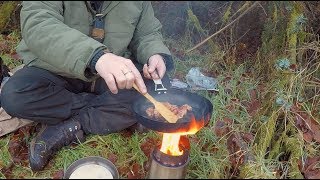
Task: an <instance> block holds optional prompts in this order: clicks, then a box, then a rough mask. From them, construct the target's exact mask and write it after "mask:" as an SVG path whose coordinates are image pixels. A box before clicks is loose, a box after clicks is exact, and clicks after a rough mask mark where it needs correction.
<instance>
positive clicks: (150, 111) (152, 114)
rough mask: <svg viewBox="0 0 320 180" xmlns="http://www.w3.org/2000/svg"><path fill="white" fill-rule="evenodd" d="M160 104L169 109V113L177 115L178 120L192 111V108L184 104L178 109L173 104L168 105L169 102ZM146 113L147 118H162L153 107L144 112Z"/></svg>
mask: <svg viewBox="0 0 320 180" xmlns="http://www.w3.org/2000/svg"><path fill="white" fill-rule="evenodd" d="M162 104H163V105H165V106H166V107H167V108H168V109H170V111H172V112H173V113H174V114H175V115H177V116H178V117H179V119H180V118H182V117H183V116H185V115H186V114H187V112H188V111H191V110H192V107H191V106H189V105H188V104H184V105H182V106H180V107H179V106H177V105H174V104H170V103H169V102H163V103H162ZM146 113H147V115H148V116H149V117H154V118H156V119H159V118H162V116H161V114H160V113H159V112H158V111H157V110H156V109H155V108H154V107H149V108H148V109H147V110H146Z"/></svg>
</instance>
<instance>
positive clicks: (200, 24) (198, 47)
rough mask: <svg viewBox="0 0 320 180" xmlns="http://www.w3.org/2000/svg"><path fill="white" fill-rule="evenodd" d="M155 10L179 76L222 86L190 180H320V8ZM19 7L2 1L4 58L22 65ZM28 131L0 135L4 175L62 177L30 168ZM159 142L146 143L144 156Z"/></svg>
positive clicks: (177, 4) (189, 5) (273, 4)
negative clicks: (198, 73) (193, 74)
mask: <svg viewBox="0 0 320 180" xmlns="http://www.w3.org/2000/svg"><path fill="white" fill-rule="evenodd" d="M152 4H153V7H154V11H155V15H156V17H157V18H158V19H159V20H160V22H161V23H162V25H163V29H162V30H163V36H164V39H165V43H166V44H167V45H168V47H169V48H170V50H171V52H172V54H173V55H174V60H175V62H176V67H175V71H174V72H173V73H172V76H173V77H174V78H178V79H180V80H182V81H184V80H185V75H186V73H187V72H188V70H189V69H190V68H191V67H196V66H197V67H200V68H201V70H202V72H203V73H204V74H205V75H207V76H211V77H214V78H216V79H217V80H218V85H219V86H218V89H219V91H218V92H207V93H204V95H205V96H206V97H208V98H209V99H210V100H211V101H212V102H213V104H214V114H213V117H212V121H211V122H210V124H209V126H208V127H205V128H203V129H202V130H201V131H200V132H198V133H197V135H196V136H192V137H190V138H191V143H192V152H191V157H192V159H191V162H190V165H189V167H188V172H189V173H188V175H187V178H307V179H309V178H320V169H319V168H320V166H319V164H318V162H319V160H320V151H319V147H320V146H319V145H320V144H319V143H320V124H319V120H320V113H319V111H320V98H319V96H320V93H319V92H320V71H319V67H320V60H319V57H320V54H319V53H320V39H319V34H320V3H319V2H318V1H153V2H152ZM20 8H21V5H20V2H19V1H1V2H0V32H1V36H0V55H1V56H2V58H3V59H4V62H5V64H6V65H8V67H9V68H14V67H16V66H17V65H19V64H21V60H20V59H19V57H18V55H17V54H16V53H15V47H16V45H17V42H19V40H20V39H21V37H20V33H19V10H20ZM208 37H211V38H209V39H208ZM199 43H201V44H199ZM30 131H31V130H30V128H29V129H27V132H28V133H30ZM22 132H24V134H23V133H22ZM28 133H27V134H28ZM21 134H23V135H24V136H25V135H26V130H24V131H18V132H16V133H15V134H13V135H10V136H8V137H5V138H4V139H2V143H1V139H0V150H1V153H3V152H6V155H2V157H1V155H0V168H1V173H2V176H4V177H7V178H8V177H57V176H58V177H59V174H57V173H59V172H60V174H61V169H59V167H58V166H54V165H51V166H52V167H51V170H50V168H48V171H46V172H43V173H42V174H32V173H30V170H25V169H26V168H27V164H26V163H23V162H25V161H27V158H26V157H21V156H18V155H17V154H19V152H20V151H24V150H23V147H24V146H26V144H23V143H25V140H21ZM29 135H30V134H29ZM137 137H138V139H139V138H140V136H138V135H137ZM152 137H153V136H150V138H149V139H147V142H145V139H143V138H141V139H140V140H141V142H140V141H139V142H140V143H139V144H141V146H140V148H141V149H142V151H144V149H145V147H144V146H147V145H146V143H149V146H150V139H152ZM91 141H97V144H98V145H97V144H95V145H92V143H91V144H90V143H88V144H87V146H90V147H91V146H93V147H95V148H98V147H100V146H99V142H100V141H99V140H98V139H95V137H93V139H91ZM13 142H19V143H20V145H16V146H18V147H19V148H10V144H12V143H13ZM151 144H152V143H151ZM1 145H3V147H2V149H1ZM17 149H18V150H17ZM76 150H77V149H76ZM79 151H80V150H79ZM130 152H131V151H130ZM67 153H69V152H68V151H67V150H65V151H64V152H62V153H60V154H59V155H58V157H57V158H56V159H55V161H56V162H59V160H63V159H64V158H66V155H65V154H67ZM20 154H21V153H20ZM114 154H115V155H117V154H116V153H114ZM128 154H130V153H128ZM142 154H143V153H142ZM100 155H101V154H100ZM4 156H5V157H4ZM69 156H72V155H70V154H69ZM146 156H147V155H146ZM10 157H11V158H10ZM13 157H15V158H13ZM106 157H109V156H107V155H106ZM74 159H76V158H74ZM74 159H70V161H68V162H67V163H66V164H70V163H71V162H72V160H74ZM120 161H121V160H118V161H117V163H118V165H119V164H121V163H120ZM145 162H146V159H143V160H141V162H140V161H139V162H136V164H138V165H136V164H135V163H133V164H130V165H129V166H130V167H128V168H129V169H130V170H131V174H130V172H129V171H126V170H124V169H121V168H120V174H121V176H122V177H124V178H144V177H145V171H146V168H145V167H144V166H145ZM135 165H136V166H135ZM23 167H25V168H23ZM126 167H127V165H126ZM60 168H61V167H60ZM22 169H24V170H22ZM27 169H28V168H27ZM132 171H133V172H135V173H133V174H132ZM1 173H0V177H1Z"/></svg>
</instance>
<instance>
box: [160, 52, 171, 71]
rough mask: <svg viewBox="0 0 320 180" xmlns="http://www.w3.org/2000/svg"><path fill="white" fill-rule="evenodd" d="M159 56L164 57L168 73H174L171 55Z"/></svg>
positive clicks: (161, 54) (163, 54)
mask: <svg viewBox="0 0 320 180" xmlns="http://www.w3.org/2000/svg"><path fill="white" fill-rule="evenodd" d="M159 55H160V56H162V58H163V60H164V63H165V65H166V69H167V71H172V70H173V68H174V63H173V59H172V56H171V55H169V54H165V53H159Z"/></svg>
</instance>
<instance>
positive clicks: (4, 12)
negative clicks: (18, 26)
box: [0, 1, 17, 32]
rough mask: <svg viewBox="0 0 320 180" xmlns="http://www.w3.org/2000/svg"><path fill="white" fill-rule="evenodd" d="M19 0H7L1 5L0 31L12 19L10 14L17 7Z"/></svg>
mask: <svg viewBox="0 0 320 180" xmlns="http://www.w3.org/2000/svg"><path fill="white" fill-rule="evenodd" d="M16 4H17V2H15V1H5V2H3V3H2V4H1V6H0V32H1V31H2V30H3V29H4V28H5V26H6V25H7V22H8V21H9V19H10V15H11V13H12V12H13V10H14V9H15V7H16Z"/></svg>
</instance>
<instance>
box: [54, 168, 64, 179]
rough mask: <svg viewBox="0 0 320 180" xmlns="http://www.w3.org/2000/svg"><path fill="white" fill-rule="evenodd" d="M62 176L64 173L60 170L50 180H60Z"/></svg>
mask: <svg viewBox="0 0 320 180" xmlns="http://www.w3.org/2000/svg"><path fill="white" fill-rule="evenodd" d="M63 175H64V171H63V169H60V170H58V171H56V172H54V173H53V175H52V179H62V178H63Z"/></svg>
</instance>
